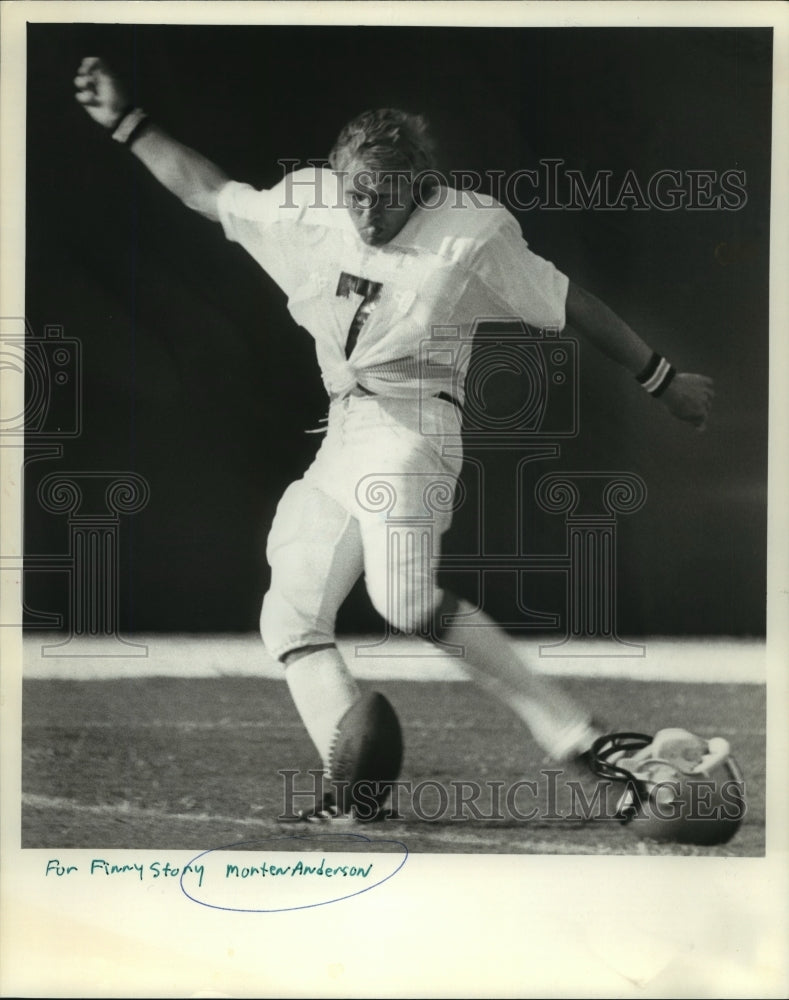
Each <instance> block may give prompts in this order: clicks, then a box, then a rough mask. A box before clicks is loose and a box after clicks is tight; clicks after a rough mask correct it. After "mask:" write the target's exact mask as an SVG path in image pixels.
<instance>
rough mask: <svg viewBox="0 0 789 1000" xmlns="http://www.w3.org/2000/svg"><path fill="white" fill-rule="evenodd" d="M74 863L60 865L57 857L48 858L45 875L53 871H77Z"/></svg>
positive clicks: (62, 872) (66, 872) (66, 873)
mask: <svg viewBox="0 0 789 1000" xmlns="http://www.w3.org/2000/svg"><path fill="white" fill-rule="evenodd" d="M78 870H79V869H78V868H77V866H76V865H61V863H60V859H59V858H50V860H49V861H47V870H46V873H45V874H47V875H51V874H52V873H53V872H54V873H55V875H70V874H71V873H72V872H75V871H78Z"/></svg>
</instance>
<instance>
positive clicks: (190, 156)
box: [74, 56, 229, 221]
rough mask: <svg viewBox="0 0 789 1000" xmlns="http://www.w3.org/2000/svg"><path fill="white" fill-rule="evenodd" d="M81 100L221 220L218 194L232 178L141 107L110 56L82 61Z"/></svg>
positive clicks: (193, 203) (175, 187) (204, 211)
mask: <svg viewBox="0 0 789 1000" xmlns="http://www.w3.org/2000/svg"><path fill="white" fill-rule="evenodd" d="M74 86H75V87H76V95H75V96H76V99H77V101H79V103H80V104H81V105H82V107H83V108H84V109H85V111H86V112H87V113H88V114H89V115H90V117H91V118H92V119H93V120H94V121H95V122H97V123H98V124H99V125H101V126H102V128H105V129H107V130H108V131H111V132H112V135H113V138H114V139H117V140H118V141H119V142H123V143H126V144H127V145H128V146H129V147H130V149H131V151H132V152H133V153H134V155H135V156H136V157H137V158H138V159H139V160H141V161H142V163H144V164H145V166H146V167H147V168H148V170H150V172H151V173H152V174H153V175H154V177H155V178H156V179H157V180H158V181H159V182H160V183H161V184H163V185H164V186H165V187H166V188H167V190H168V191H171V192H172V193H173V194H174V195H175V196H176V198H179V199H180V200H181V201H182V202H183V203H184V205H186V206H187V207H188V208H191V209H193V210H194V211H196V212H199V213H200V214H201V215H204V216H206V218H209V219H212V220H213V221H218V219H219V216H218V213H217V204H216V201H217V195H218V193H219V191H220V190H221V189H222V187H223V186H224V185H225V184H226V183H227V181H228V180H229V178H228V177H227V175H226V174H225V173H224V172H223V171H222V170H220V168H219V167H217V166H216V164H214V163H212V162H211V161H210V160H208V159H206V157H204V156H203V155H202V154H201V153H198V152H197V151H196V150H194V149H190V148H189V147H188V146H184V145H183V143H180V142H178V141H177V140H176V139H173V138H172V136H170V135H168V134H167V133H166V132H165V131H164V129H161V128H159V126H158V125H155V124H154V123H153V122H151V120H150V118H148V116H147V115H146V114H145V112H143V111H142V110H141V109H140V108H135V107H134V105H133V104H132V103H131V101H130V100H129V95H128V91H127V89H126V87H125V86H124V84H123V81H122V80H121V79H120V78H119V77H118V76H116V74H114V73H113V72H112V71H111V70H110V69H109V67H108V66H107V65H106V64H105V63H104V61H103V60H102V59H100V58H98V57H95V56H90V57H87V58H85V59H83V60H82V62H81V63H80V66H79V69H78V70H77V75H76V77H75V78H74Z"/></svg>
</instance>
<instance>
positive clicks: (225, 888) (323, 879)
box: [179, 833, 408, 913]
mask: <svg viewBox="0 0 789 1000" xmlns="http://www.w3.org/2000/svg"><path fill="white" fill-rule="evenodd" d="M293 841H300V842H301V843H303V844H304V855H306V856H307V857H308V858H309V854H310V853H312V854H313V855H314V853H315V850H316V849H315V845H316V844H321V843H325V842H327V841H329V842H331V844H332V847H331V850H332V851H334V852H338V853H339V856H340V860H339V861H337V860H336V856H335V857H332V855H331V854H328V852H324V853H321V852H320V850H318V853H321V859H322V860H321V862H320V863H319V864H312V863H311V862H310V861H307V862H306V863H305V860H304V856H302V855H300V854H298V853H296V852H294V851H293V847H292V844H293ZM286 842H287V843H288V844H289V845H290V846H289V849H288V856H289V857H290V858H292V861H291V863H290V864H286V863H285V861H284V860H283V859H282V858H281V857H280V858H278V859H277V861H276V863H273V864H271V865H269V863H268V862H267V860H266V859H265V858H264V859H257V863H255V859H256V855H254V854H252V853H251V849H252V848H253V847H257V845H260V847H261V851H265V850H268V851H271V852H275V851H276V850H277V849H276V847H275V846H274V845H276V844H282V843H286ZM343 843H344V844H345V846H346V847H347V848H349V849H350V848H356V849H357V851H358V848H359V847H360V846H362V845H363V844H369V845H370V852H371V853H372V852H373V851H376V852H380V851H381V849H382V848H387V847H388V848H390V849H391V848H394V850H389V851H387V852H385V853H383V854H381V853H376V854H375V856H374V857H373V858H372V860H370V858H369V857H368V858H367V863H366V864H364V865H358V866H357V865H353V864H350V863H347V862H346V861H344V860H343V859H344V855H343V854H342V846H341V845H342V844H343ZM234 850H239V851H243V852H244V854H245V856H246V857H248V858H249V859H250V863H249V864H241V863H239V861H238V859H237V858H233V860H232V862H225V863H224V864H219V863H218V864H217V865H215V866H212V865H210V863H207V860H206V859H209V858H210V856H211V855H215V854H217V853H218V852H219V851H234ZM327 854H328V857H329V858H330V861H329V862H328V863H327ZM382 859H383V861H382ZM387 859H388V860H387ZM216 860H217V862H218V859H216ZM407 860H408V848H407V847H406V845H405V844H403V843H402V842H401V841H399V840H390V839H388V838H386V839H383V838H382V839H376V838H373V837H368V836H365V835H364V834H360V833H338V834H321V835H320V836H314V835H310V834H304V835H302V836H285V837H264V838H255V839H254V840H242V841H239V842H237V843H235V844H225V845H224V846H222V847H211V848H209V849H208V850H206V851H203V852H201V853H200V854H198V855H197V857H195V858H193V859H192V860H191V861H190V862H189V863H188V864H187V865H185V866H184V867H183V868H182V870H181V876H180V879H179V882H180V885H181V891H182V892H183V894H184V895H185V896H186V897H187V899H190V900H191V901H192V902H193V903H199V904H200V906H207V907H209V908H210V909H212V910H226V911H229V912H232V913H285V912H287V911H289V910H306V909H310V908H312V907H315V906H328V905H329V903H339V902H341V901H342V900H345V899H351V898H352V897H354V896H360V895H362V893H365V892H370V890H371V889H376V888H378V886H380V885H383V883H384V882H388V881H389V879H390V878H393V877H394V876H395V875H396V874H397V873H398V872H399V871H400V870H401V869H402V867H403V865H404V864H405V863H406V861H407ZM299 862H300V863H301V865H302V870H301V871H299V870H298V865H299ZM198 867H202V868H203V869H205V878H204V881H203V885H202V886H201V887H198V888H199V895H198V894H197V893H196V890H195V888H193V887H192V886H190V889H191V892H190V891H188V890H187V887H186V886H185V885H184V880H185V879H186V880H187V884H188V880H189V879H196V878H197V876H196V868H198ZM212 867H213V869H214V870H213V872H212ZM343 868H345V869H347V870H346V872H345V873H344V874H343V873H342V871H341V869H343ZM304 869H309V870H306V871H305V870H304ZM321 869H322V870H321ZM335 869H338V870H340V871H339V873H338V872H337V871H335ZM365 870H367V874H365ZM373 870H374V871H375V876H374V878H375V881H374V882H371V883H369V884H362V885H361V886H360V879H362V878H364V879H366V878H367V877H368V875H369V874H370V873H371V872H372V871H373ZM382 871H383V872H385V874H383V875H382V874H381V872H382ZM212 875H213V878H212V877H211V876H212ZM296 875H299V876H300V878H299V879H297V880H296V881H294V879H295V878H296ZM308 876H314V879H310V880H309V881H308V880H306V877H308ZM333 879H336V881H332V880H333ZM338 881H340V882H341V883H342V884H344V887H345V886H347V888H348V889H351V891H350V892H343V894H342V895H339V896H337V895H331V896H330V898H326V899H321V898H319V899H318V900H317V901H315V900H313V901H312V902H305V901H303V900H304V899H305V898H308V897H309V895H310V894H311V892H312V891H313V890H317V887H318V886H320V887H321V888H323V887H324V886H325V887H326V890H327V892H329V893H333V892H334V889H333V888H332V886H333V885H337V882H338ZM212 882H213V887H212ZM283 887H286V888H284V894H286V895H289V896H291V897H293V896H294V895H296V896H297V897H300V899H299V901H296V900H292V901H291V904H290V905H285V906H236V905H225V904H224V903H220V902H210V901H209V899H208V898H205V896H206V895H208V896H209V897H210V895H211V891H212V888H213V890H214V891H215V892H217V895H219V896H220V897H221V896H225V895H228V894H232V895H238V894H239V893H242V894H246V895H252V896H254V895H255V894H258V895H259V894H260V893H268V894H274V895H276V894H277V893H282V892H283ZM352 887H353V888H352ZM357 887H358V888H357ZM193 893H195V894H194V895H193ZM319 895H322V893H321V894H319ZM201 896H202V897H204V898H200V897H201ZM214 898H216V897H214ZM294 903H295V905H294Z"/></svg>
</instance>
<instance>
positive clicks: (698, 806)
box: [591, 729, 745, 846]
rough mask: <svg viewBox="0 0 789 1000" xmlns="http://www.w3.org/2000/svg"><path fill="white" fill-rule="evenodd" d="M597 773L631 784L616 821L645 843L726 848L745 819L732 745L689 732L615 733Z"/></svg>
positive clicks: (606, 740)
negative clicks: (629, 825)
mask: <svg viewBox="0 0 789 1000" xmlns="http://www.w3.org/2000/svg"><path fill="white" fill-rule="evenodd" d="M591 764H592V768H593V770H594V771H595V773H596V774H598V775H599V776H600V777H602V778H609V779H612V780H615V781H622V782H624V783H625V790H624V792H623V794H622V797H621V798H620V800H619V803H618V804H617V808H616V818H617V819H619V820H620V822H622V823H628V824H632V829H633V830H634V832H635V833H636V834H637V835H638V836H639V837H642V838H648V839H650V840H657V841H664V842H665V841H673V842H675V843H680V844H702V845H708V846H709V845H713V844H725V843H726V842H727V841H729V840H731V838H732V837H733V836H734V834H735V833H736V832H737V830H738V829H739V827H740V824H741V823H742V820H743V817H744V816H745V781H744V779H743V776H742V771H741V770H740V768H739V765H738V764H737V762H736V761H735V759H734V758H733V757H732V755H731V749H730V747H729V744H728V742H727V741H726V740H724V739H722V738H720V737H713V738H712V739H710V740H705V739H703V738H702V737H700V736H695V735H694V734H693V733H689V732H688V731H687V730H685V729H661V730H660V731H659V732H657V733H656V734H655V735H654V736H648V735H647V734H645V733H632V732H626V733H614V734H612V735H610V736H601V737H600V738H599V739H598V740H595V742H594V744H593V746H592V750H591Z"/></svg>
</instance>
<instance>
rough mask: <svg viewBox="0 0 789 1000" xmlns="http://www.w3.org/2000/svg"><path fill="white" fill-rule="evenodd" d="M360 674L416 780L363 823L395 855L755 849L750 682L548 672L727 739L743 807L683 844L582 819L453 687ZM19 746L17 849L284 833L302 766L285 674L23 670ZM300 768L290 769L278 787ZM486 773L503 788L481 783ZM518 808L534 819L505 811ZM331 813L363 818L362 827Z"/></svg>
mask: <svg viewBox="0 0 789 1000" xmlns="http://www.w3.org/2000/svg"><path fill="white" fill-rule="evenodd" d="M163 641H165V642H167V643H169V645H168V653H169V655H174V654H177V650H178V648H179V646H178V641H177V640H163ZM194 641H195V640H194V639H193V640H192V645H193V646H194ZM239 642H241V640H239ZM173 644H175V645H173ZM198 648H199V642H198ZM191 655H192V658H193V659H194V653H193V650H192V653H191ZM230 659H231V660H232V656H231V657H230ZM77 666H79V664H77ZM196 669H197V671H198V672H199V665H197V667H196ZM116 673H121V674H122V668H121V669H120V670H117V671H116ZM77 676H78V674H77ZM363 683H364V684H365V686H366V687H368V688H369V687H371V686H374V687H375V688H376V689H378V690H380V691H382V692H383V693H384V694H386V695H387V697H388V698H389V699H390V700H391V702H392V703H393V705H394V706H395V708H396V710H397V712H398V714H399V716H400V718H401V721H402V725H403V730H404V738H405V747H406V754H405V761H404V767H403V775H402V777H403V778H404V779H407V780H409V781H410V782H412V783H413V784H414V785H416V786H418V788H419V792H418V794H417V793H416V791H415V790H414V791H412V792H411V793H409V792H406V793H405V794H404V795H402V794H401V795H400V797H399V800H398V806H399V809H398V816H399V818H396V819H389V820H386V821H385V822H383V823H379V824H376V825H375V833H376V835H378V834H379V833H380V834H382V835H383V834H384V831H385V835H386V836H391V837H393V838H396V839H398V840H401V841H403V842H404V843H405V844H406V845H407V846H408V849H409V851H412V852H414V851H415V852H431V853H460V854H475V853H511V854H518V853H528V854H542V853H545V854H644V853H647V854H653V853H654V854H712V855H725V856H758V855H761V854H763V853H764V810H765V785H764V775H765V760H764V744H765V697H764V686H763V685H761V684H758V683H754V684H745V683H677V682H660V681H647V680H634V679H632V678H628V677H615V678H605V677H595V678H582V677H565V678H563V681H562V683H564V684H565V685H566V687H567V688H568V689H569V690H570V691H571V693H573V694H575V695H576V696H577V697H578V698H580V699H581V700H583V701H584V702H585V703H587V704H589V705H590V706H592V708H593V710H594V711H595V712H596V714H597V715H598V716H600V717H602V718H605V719H607V720H610V721H611V722H612V724H613V726H614V728H617V727H619V728H632V729H636V730H643V731H646V732H650V731H654V730H655V729H656V728H660V727H663V726H668V725H670V726H681V727H685V728H688V729H691V730H693V731H695V732H697V733H699V734H700V735H702V736H708V737H709V736H713V735H719V736H724V737H726V738H727V739H728V740H729V741H730V743H731V744H732V746H733V748H734V749H735V751H736V755H737V758H738V760H739V763H740V765H741V767H742V769H743V771H744V773H745V776H746V783H747V803H748V812H747V816H746V819H745V822H744V823H743V826H742V827H741V829H740V830H739V831H738V833H737V835H736V836H735V837H734V839H733V840H732V841H731V842H730V843H728V844H726V845H723V846H720V847H715V848H700V847H691V846H682V845H665V844H655V843H652V842H649V841H642V840H640V839H639V838H638V837H636V836H635V835H634V833H633V832H632V829H631V828H628V827H622V826H621V825H620V824H618V823H616V822H614V821H611V820H606V819H605V818H602V817H599V813H600V810H599V809H598V810H591V814H592V816H593V817H598V818H591V819H590V818H589V816H588V814H587V815H584V813H583V808H582V807H581V808H580V809H579V808H578V800H577V799H576V800H575V806H574V805H573V802H574V800H573V799H572V798H571V797H570V792H569V788H568V785H567V782H568V781H571V780H572V781H580V782H581V788H582V789H583V794H584V795H586V798H587V800H588V799H590V798H591V796H592V794H593V790H594V788H595V784H596V782H595V780H594V779H593V778H592V777H591V776H585V775H583V774H582V773H581V772H579V771H568V772H567V773H566V774H562V775H555V774H554V775H552V774H551V773H550V772H551V771H552V770H553V768H552V765H551V764H550V763H549V762H548V761H546V760H545V759H544V758H543V755H542V753H541V751H540V750H539V749H538V747H537V746H536V745H535V744H534V743H533V742H532V741H531V739H530V738H529V736H528V735H527V734H526V733H525V731H524V730H523V728H522V726H521V724H520V723H519V721H518V720H517V719H516V717H515V716H514V715H512V714H510V713H506V714H504V713H502V711H501V709H500V707H499V705H498V703H496V702H494V701H493V700H492V699H490V698H489V697H487V696H485V695H483V694H481V693H479V692H478V691H477V690H476V688H475V687H473V686H472V685H470V684H468V683H446V682H442V681H435V680H433V681H422V682H418V681H413V680H403V679H387V680H376V681H375V683H374V685H373V682H371V681H370V680H365V681H364V682H363ZM23 744H24V746H23V776H22V789H23V798H22V806H23V809H22V846H23V847H30V848H33V847H58V848H67V847H68V848H96V847H102V848H135V849H146V850H147V849H157V850H158V849H167V850H176V849H178V850H201V849H207V848H210V847H216V846H220V845H227V844H234V843H239V842H243V841H253V840H260V839H262V838H268V837H272V836H278V835H281V834H282V832H283V830H286V831H288V830H290V831H292V830H293V825H292V824H283V823H281V822H279V820H278V817H279V816H280V815H281V814H283V813H284V812H286V811H287V806H288V802H287V801H286V799H285V782H284V779H283V778H282V777H281V776H280V775H279V774H278V771H279V770H281V769H291V770H295V769H300V770H301V771H304V772H306V771H307V770H308V769H309V768H315V767H317V764H318V761H317V758H316V757H315V754H314V750H313V749H312V746H311V744H310V743H309V740H308V738H307V736H306V735H305V733H304V731H303V729H302V727H301V724H300V721H299V719H298V717H297V715H296V712H295V709H294V707H293V705H292V703H291V701H290V698H289V695H288V692H287V689H286V686H285V684H284V683H283V681H282V680H280V679H274V678H272V677H262V678H255V677H249V676H232V675H231V676H223V677H171V676H147V677H146V676H135V677H124V676H115V677H112V678H109V679H105V680H80V679H59V678H58V677H51V676H50V677H47V678H40V679H32V678H30V677H28V678H27V679H26V680H25V683H24V695H23ZM524 779H526V780H528V779H531V780H532V781H536V782H537V786H536V789H534V788H532V789H531V790H529V789H526V790H521V792H519V793H518V794H517V795H516V796H515V797H514V798H513V799H512V800H507V799H506V798H504V797H503V796H505V795H506V790H507V789H509V788H511V786H513V785H514V783H516V782H518V781H521V780H524ZM311 781H312V779H311V778H310V777H309V775H308V774H306V773H304V774H300V775H298V776H297V777H296V778H295V779H294V786H293V787H295V788H296V789H297V790H301V789H304V788H306V787H309V786H310V784H311ZM463 781H465V782H476V783H478V785H479V787H480V788H481V789H482V792H481V793H480V794H479V795H478V797H477V798H475V799H473V802H472V803H470V802H469V801H468V799H469V796H472V793H471V792H469V791H468V790H467V791H466V792H465V793H464V794H465V795H466V802H465V803H464V802H463V799H462V795H461V792H460V786H459V782H463ZM496 783H500V784H499V785H498V787H499V788H501V789H502V790H503V791H502V792H499V793H495V792H494V790H495V788H496V787H497V786H496ZM442 789H443V790H444V792H442ZM495 794H498V795H499V798H498V799H496V798H495ZM442 795H445V796H446V797H445V798H443V799H442ZM615 798H616V796H615V794H613V793H612V797H611V799H610V800H609V801H612V802H613V801H615ZM510 801H511V802H512V803H513V807H512V808H509V807H508V805H507V803H508V802H510ZM295 804H296V806H297V807H298V806H301V805H305V804H306V803H305V802H304V801H302V800H299V801H298V802H296V803H295ZM535 808H536V809H537V814H536V816H535V817H534V818H529V819H522V818H519V816H520V815H530V814H532V813H533V812H534V810H535ZM343 826H344V828H345V829H353V828H357V827H360V828H362V829H364V830H366V831H369V832H372V828H371V827H370V826H369V825H363V824H343Z"/></svg>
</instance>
